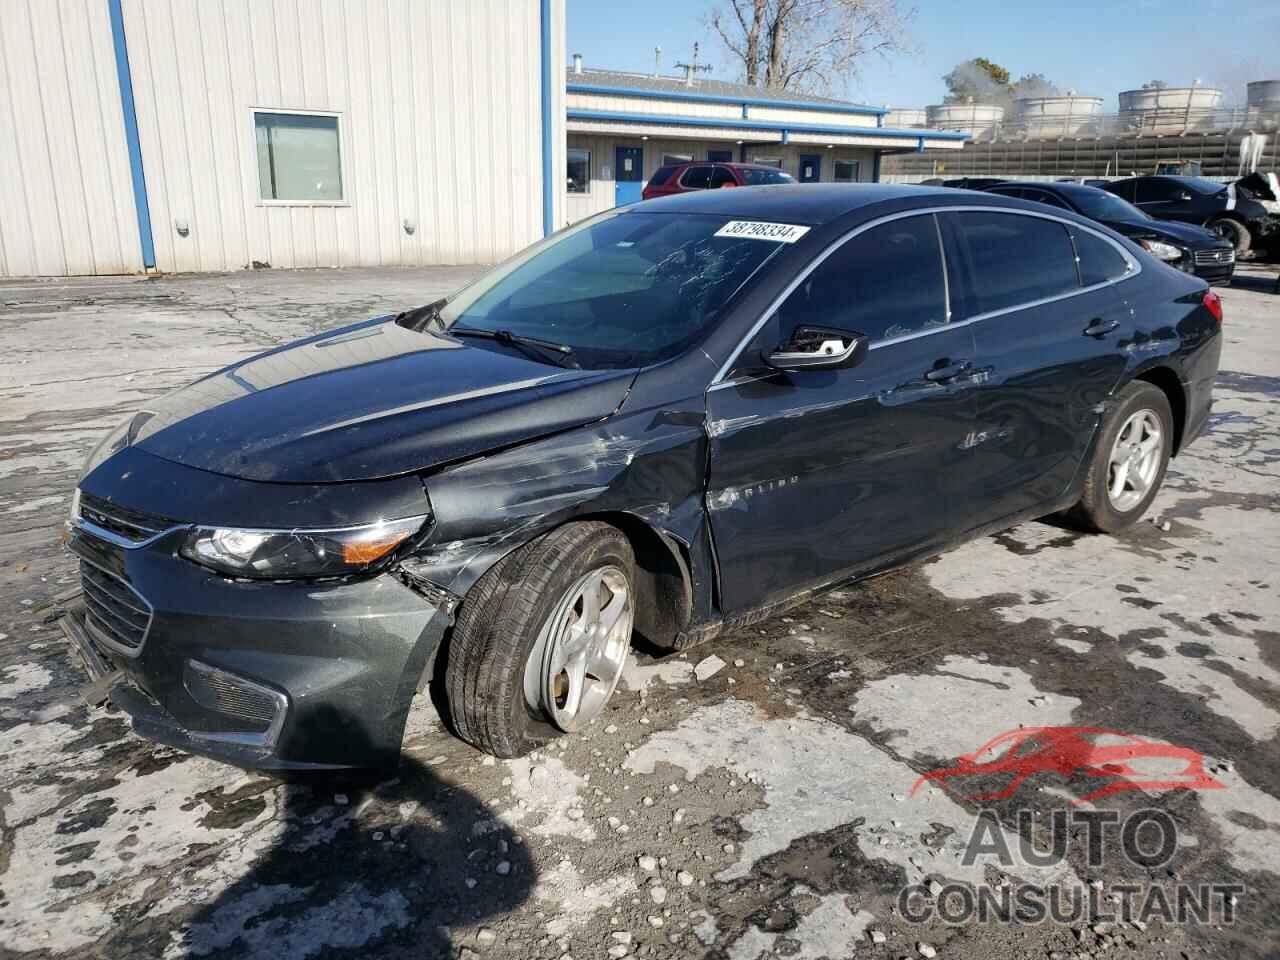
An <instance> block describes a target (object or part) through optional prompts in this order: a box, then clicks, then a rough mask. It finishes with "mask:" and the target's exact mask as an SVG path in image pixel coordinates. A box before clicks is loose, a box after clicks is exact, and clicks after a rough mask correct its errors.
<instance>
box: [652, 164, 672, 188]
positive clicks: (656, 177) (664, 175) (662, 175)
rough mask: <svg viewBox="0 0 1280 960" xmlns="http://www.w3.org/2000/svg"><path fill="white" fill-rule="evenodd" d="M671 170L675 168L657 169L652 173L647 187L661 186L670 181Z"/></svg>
mask: <svg viewBox="0 0 1280 960" xmlns="http://www.w3.org/2000/svg"><path fill="white" fill-rule="evenodd" d="M673 170H675V167H659V168H658V169H657V170H655V171H653V176H652V177H650V178H649V186H651V187H660V186H662V185H663V184H664V183H666V182H667V181H668V180H670V179H671V171H673Z"/></svg>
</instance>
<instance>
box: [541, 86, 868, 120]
mask: <svg viewBox="0 0 1280 960" xmlns="http://www.w3.org/2000/svg"><path fill="white" fill-rule="evenodd" d="M565 89H566V90H568V91H569V93H599V94H604V95H606V96H610V97H640V98H641V99H645V100H691V101H694V102H696V103H723V104H729V105H730V106H737V105H739V104H741V105H742V106H743V107H747V106H753V107H778V108H781V109H788V110H821V111H824V112H826V113H860V114H866V115H869V116H882V115H884V114H886V113H888V112H889V111H888V110H887V109H886V108H884V107H869V106H867V105H865V104H861V103H822V102H816V103H815V102H812V101H808V100H773V99H770V98H769V97H732V96H729V95H727V94H722V93H694V92H692V91H684V90H644V89H641V88H639V87H611V86H607V85H603V84H597V83H569V84H568V85H566V87H565Z"/></svg>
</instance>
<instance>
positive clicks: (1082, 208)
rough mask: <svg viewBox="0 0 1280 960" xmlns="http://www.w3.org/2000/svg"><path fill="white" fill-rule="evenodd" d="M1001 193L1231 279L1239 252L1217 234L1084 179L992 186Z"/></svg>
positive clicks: (1205, 276) (1182, 265)
mask: <svg viewBox="0 0 1280 960" xmlns="http://www.w3.org/2000/svg"><path fill="white" fill-rule="evenodd" d="M987 192H988V193H997V194H999V195H1000V196H1002V197H1020V198H1021V199H1023V200H1034V201H1035V202H1036V203H1043V204H1045V205H1046V206H1050V207H1057V208H1059V209H1063V210H1071V211H1073V212H1074V213H1078V214H1080V215H1081V216H1082V217H1088V218H1089V219H1090V220H1096V221H1098V222H1099V223H1103V224H1106V225H1107V226H1108V227H1110V228H1111V229H1112V230H1114V231H1115V232H1116V233H1121V234H1124V235H1125V236H1126V237H1128V238H1129V239H1130V240H1133V241H1134V242H1135V243H1137V244H1138V245H1139V246H1141V247H1142V248H1143V249H1144V250H1146V251H1147V252H1148V253H1150V254H1151V255H1152V256H1154V257H1156V258H1158V259H1160V260H1163V261H1164V262H1165V263H1167V264H1169V265H1170V266H1174V267H1177V268H1178V269H1179V270H1183V271H1186V272H1187V273H1194V274H1195V275H1196V276H1197V277H1200V278H1201V279H1202V280H1207V281H1208V282H1209V283H1230V282H1231V276H1232V274H1234V273H1235V269H1236V250H1235V247H1233V246H1232V245H1231V242H1230V241H1228V240H1224V239H1223V238H1222V237H1220V236H1218V235H1217V234H1216V233H1211V232H1210V231H1208V230H1206V229H1204V227H1195V226H1192V225H1191V224H1189V223H1173V222H1170V221H1163V220H1156V219H1154V218H1153V217H1150V216H1148V215H1147V214H1145V213H1143V212H1142V211H1141V210H1139V209H1138V208H1137V207H1135V206H1134V205H1133V204H1131V203H1129V202H1128V201H1127V200H1121V199H1120V198H1119V197H1117V196H1116V195H1115V194H1113V193H1107V192H1106V191H1105V190H1099V189H1098V188H1097V187H1086V186H1084V185H1083V184H1079V183H1064V182H1058V183H1019V182H1015V181H1009V182H1007V183H1001V184H997V185H996V186H994V187H988V188H987Z"/></svg>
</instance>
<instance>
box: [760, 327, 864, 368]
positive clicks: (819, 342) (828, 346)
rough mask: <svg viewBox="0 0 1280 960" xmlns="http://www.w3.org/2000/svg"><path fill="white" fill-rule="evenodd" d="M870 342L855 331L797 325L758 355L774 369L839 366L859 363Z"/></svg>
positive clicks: (850, 365) (846, 366)
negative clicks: (781, 340)
mask: <svg viewBox="0 0 1280 960" xmlns="http://www.w3.org/2000/svg"><path fill="white" fill-rule="evenodd" d="M870 346H871V340H870V339H869V338H868V337H866V336H864V335H862V334H861V333H857V332H855V331H851V330H837V329H835V328H834V327H797V328H796V331H795V333H794V334H792V336H791V340H790V341H788V342H787V343H784V344H781V345H780V346H778V347H776V348H774V349H773V350H762V351H761V352H760V359H761V360H763V361H764V363H765V364H766V365H767V366H769V367H772V368H773V369H774V370H841V369H845V368H848V367H856V366H857V365H858V364H860V363H861V362H862V361H863V360H864V359H866V356H867V350H868V349H869V348H870Z"/></svg>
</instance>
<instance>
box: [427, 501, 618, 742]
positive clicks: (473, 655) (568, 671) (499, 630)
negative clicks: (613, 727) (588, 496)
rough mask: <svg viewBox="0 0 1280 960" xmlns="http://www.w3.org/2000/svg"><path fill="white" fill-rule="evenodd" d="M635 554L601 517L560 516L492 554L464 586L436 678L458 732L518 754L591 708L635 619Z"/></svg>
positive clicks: (612, 679)
mask: <svg viewBox="0 0 1280 960" xmlns="http://www.w3.org/2000/svg"><path fill="white" fill-rule="evenodd" d="M634 584H635V557H634V555H633V553H632V550H631V545H630V544H629V543H628V542H627V538H626V537H625V536H624V535H623V534H622V533H621V532H620V531H619V530H618V529H617V528H616V527H612V526H610V525H609V524H606V523H599V522H594V521H593V522H584V523H570V524H567V525H566V526H563V527H560V528H559V529H557V530H553V531H552V532H551V533H549V534H547V535H546V536H544V537H540V538H539V539H537V540H535V541H533V542H531V543H529V544H526V545H525V546H523V547H521V548H520V549H519V550H516V551H514V552H513V553H511V554H509V555H508V556H506V557H504V558H503V559H502V560H500V561H499V562H498V563H497V564H495V565H494V567H493V568H492V569H491V570H489V572H488V573H486V574H485V575H484V576H483V577H481V578H480V580H479V582H477V583H476V585H475V586H474V587H473V588H472V589H471V591H470V593H468V595H467V598H466V600H465V601H464V602H463V605H462V609H461V611H460V612H459V615H458V621H457V624H456V625H455V627H454V631H453V636H452V638H451V639H450V641H449V649H448V652H447V661H446V664H445V685H446V693H447V698H448V701H449V715H450V718H451V720H452V721H453V727H454V729H455V731H456V732H457V733H458V735H459V736H460V737H462V739H464V740H466V741H467V742H468V743H470V744H472V745H473V746H475V747H477V748H479V749H480V750H483V751H485V752H486V753H491V754H493V755H494V756H497V757H518V756H521V755H523V754H526V753H528V752H529V751H530V750H534V749H536V748H537V747H539V746H541V745H542V744H545V743H546V742H547V741H548V740H551V739H553V738H555V737H557V736H559V735H561V734H563V733H571V732H573V731H575V730H579V729H581V728H582V727H584V726H586V725H587V724H589V723H590V722H591V721H592V720H593V719H595V718H596V717H597V716H599V715H600V714H601V713H602V712H603V711H604V708H605V705H606V704H607V703H608V702H609V698H610V697H611V696H612V695H613V691H614V689H615V688H616V687H617V685H618V680H619V679H620V678H621V677H622V670H623V667H624V666H625V664H626V659H627V653H628V651H629V650H630V646H631V628H632V624H633V623H634V620H635V586H634Z"/></svg>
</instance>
